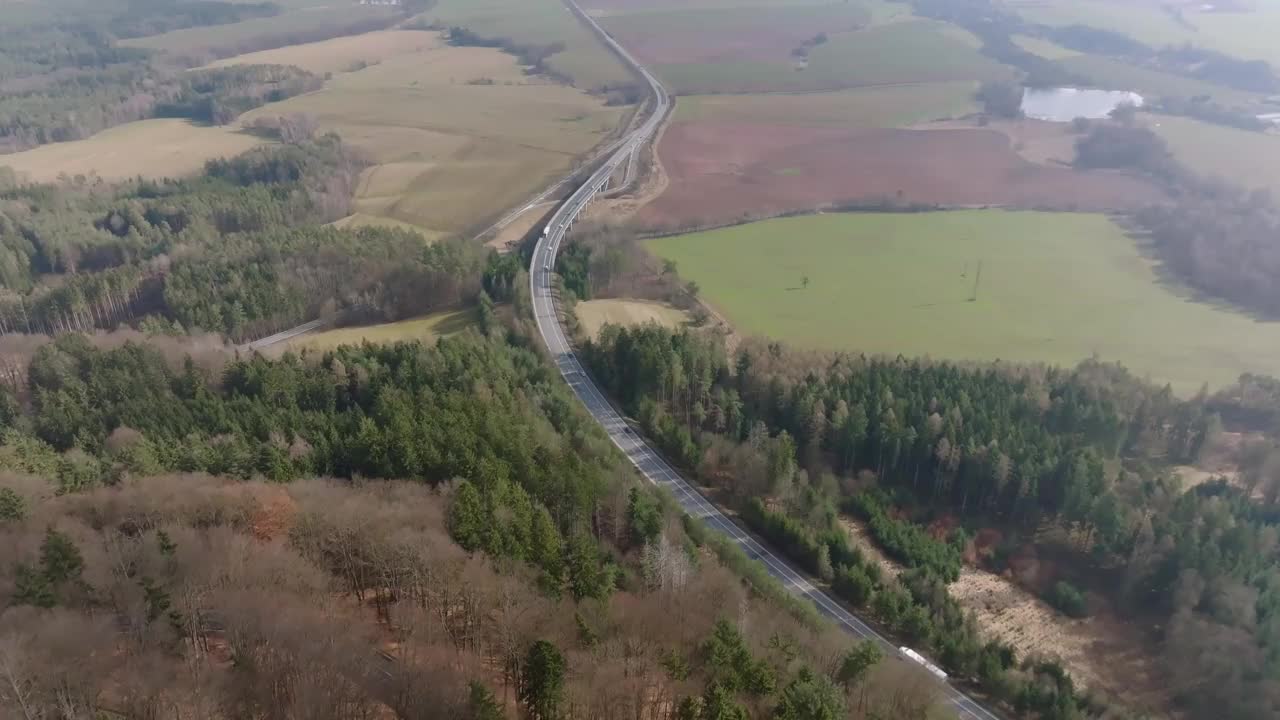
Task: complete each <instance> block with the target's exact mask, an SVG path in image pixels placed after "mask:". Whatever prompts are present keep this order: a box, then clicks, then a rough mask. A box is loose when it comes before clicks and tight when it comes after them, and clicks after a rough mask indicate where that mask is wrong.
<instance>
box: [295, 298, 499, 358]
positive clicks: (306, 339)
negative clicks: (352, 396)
mask: <svg viewBox="0 0 1280 720" xmlns="http://www.w3.org/2000/svg"><path fill="white" fill-rule="evenodd" d="M478 322H479V316H478V315H477V313H476V310H475V308H465V309H462V310H449V311H446V312H441V313H434V314H431V315H425V316H423V317H418V318H413V319H412V320H401V321H400V322H393V323H384V324H382V325H366V326H363V327H344V328H336V329H334V330H325V331H324V332H319V333H313V334H310V335H300V336H298V337H296V338H294V339H292V340H290V341H289V342H288V343H286V345H287V348H288V349H289V350H292V351H294V352H301V351H303V350H312V351H317V352H324V351H325V350H332V349H333V348H336V347H338V346H339V345H359V344H360V343H362V342H364V341H366V340H368V341H369V342H371V343H389V342H396V341H398V340H421V341H423V342H425V343H428V344H434V343H435V341H436V340H438V339H440V338H442V337H448V336H450V335H456V334H458V333H460V332H462V331H463V330H466V329H467V328H469V327H474V326H475V325H476V324H477V323H478Z"/></svg>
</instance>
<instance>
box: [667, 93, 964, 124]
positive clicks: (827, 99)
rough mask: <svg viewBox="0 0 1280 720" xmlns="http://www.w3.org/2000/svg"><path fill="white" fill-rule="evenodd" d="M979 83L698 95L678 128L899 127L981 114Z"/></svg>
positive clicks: (680, 106)
mask: <svg viewBox="0 0 1280 720" xmlns="http://www.w3.org/2000/svg"><path fill="white" fill-rule="evenodd" d="M976 85H977V84H976V83H972V82H963V81H962V82H949V83H925V84H920V85H896V86H886V87H870V88H857V89H854V90H840V91H836V92H829V93H802V94H795V95H693V96H689V97H683V98H680V102H679V103H677V104H676V113H675V121H676V122H706V121H710V122H715V121H734V122H765V123H778V124H784V125H800V126H806V127H849V128H860V127H895V126H903V125H913V124H915V123H919V122H924V121H927V120H934V119H938V118H944V117H958V116H962V115H967V114H969V113H971V112H974V111H976V110H977V105H976V104H975V103H974V101H973V91H974V89H975V88H976Z"/></svg>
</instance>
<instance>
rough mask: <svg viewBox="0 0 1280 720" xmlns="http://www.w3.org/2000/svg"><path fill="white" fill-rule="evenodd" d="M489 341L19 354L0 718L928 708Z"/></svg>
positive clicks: (798, 715) (2, 484) (0, 497)
mask: <svg viewBox="0 0 1280 720" xmlns="http://www.w3.org/2000/svg"><path fill="white" fill-rule="evenodd" d="M504 335H509V336H510V338H511V339H512V340H518V337H519V334H518V333H516V334H514V335H512V334H511V332H510V331H504V330H503V329H502V328H499V327H497V326H493V327H490V328H489V336H488V337H481V336H479V335H470V336H465V337H463V338H460V339H455V340H446V341H442V342H441V343H440V344H439V345H438V346H437V347H435V348H428V347H424V346H422V345H419V344H416V343H414V344H400V345H396V346H382V347H374V346H365V347H363V348H354V347H348V348H343V349H340V350H338V351H336V352H333V353H329V354H326V355H324V356H323V357H318V358H317V357H312V358H310V359H307V360H302V359H299V358H296V357H291V356H286V357H285V358H283V359H281V360H275V361H272V360H266V359H264V358H261V357H254V358H251V359H245V358H235V357H229V356H223V357H221V359H214V360H211V359H210V358H208V357H206V358H205V359H204V361H203V362H201V363H199V364H197V362H196V361H195V360H193V359H192V358H191V357H189V356H188V357H187V358H186V359H185V360H182V359H180V356H179V355H177V354H174V355H172V356H169V357H167V356H166V355H165V354H163V353H162V352H161V351H160V350H159V349H156V348H153V347H149V346H143V345H138V344H133V343H125V344H123V345H121V344H118V343H114V344H113V343H105V344H103V343H99V344H100V345H102V346H101V347H99V346H96V345H95V343H94V342H91V341H90V340H89V339H87V338H85V337H83V336H79V335H67V336H64V337H62V338H59V339H58V340H57V341H54V342H52V343H47V344H45V345H43V346H42V347H39V348H38V349H37V350H35V351H34V353H33V355H32V356H31V359H30V361H29V368H28V372H27V377H26V379H25V381H23V382H13V383H11V384H10V385H8V386H7V389H6V390H4V391H3V394H0V398H3V401H0V419H2V421H3V425H4V426H5V428H6V429H4V431H3V437H4V443H3V446H0V538H2V539H3V542H0V547H3V548H4V550H3V552H2V553H0V554H3V558H2V559H0V608H2V609H0V672H3V673H4V677H5V680H6V683H5V685H4V686H3V688H0V709H3V710H4V712H5V713H6V714H9V713H22V714H21V715H20V716H23V717H54V716H58V717H68V716H69V717H88V716H94V715H98V714H101V713H104V712H105V713H120V714H123V715H125V716H129V717H157V716H164V715H167V714H170V713H172V712H174V711H175V710H176V709H178V708H181V709H182V710H183V711H184V712H195V713H197V715H198V716H199V717H203V718H231V717H246V716H253V717H264V718H287V717H308V718H344V719H345V718H353V719H354V718H369V717H385V716H388V714H389V715H390V716H394V717H403V718H420V717H425V716H431V717H436V716H448V717H462V718H500V717H515V716H517V714H519V716H521V717H535V718H548V719H550V718H614V717H619V716H621V715H625V716H634V717H648V718H679V719H680V720H731V719H738V718H746V717H765V716H769V715H772V716H773V717H777V718H785V719H788V720H831V719H833V718H845V717H848V718H889V717H892V718H906V719H912V718H919V719H920V720H923V719H924V718H925V717H928V716H929V712H930V709H931V706H932V704H933V699H932V697H933V691H932V689H931V688H932V687H933V685H932V683H931V681H929V680H928V679H926V677H925V676H924V675H923V673H922V672H920V671H919V670H918V669H916V668H914V667H912V666H910V665H908V664H905V663H901V662H896V661H895V662H892V663H888V662H887V663H883V664H882V663H880V658H881V653H880V651H879V650H878V649H877V648H875V647H874V646H871V645H851V644H850V641H849V640H848V639H847V636H845V635H844V634H842V633H838V632H835V631H833V630H831V629H830V628H829V627H826V626H824V625H822V624H821V622H820V621H818V620H816V619H815V618H814V617H813V616H812V614H811V613H809V614H806V613H805V612H803V611H800V610H797V609H796V608H794V607H792V606H789V605H787V604H785V602H784V603H783V604H781V605H780V604H778V602H776V601H775V600H774V598H785V597H786V594H785V592H784V591H782V590H781V588H780V587H777V586H774V585H773V584H772V582H771V581H768V580H767V579H764V578H762V577H761V575H760V574H759V573H755V574H750V573H748V577H747V580H748V582H747V584H746V585H744V584H743V580H742V579H741V578H740V577H738V576H735V575H734V574H733V573H732V572H727V571H726V569H725V566H722V563H727V567H731V568H735V570H736V569H737V568H740V567H741V568H743V569H746V566H749V565H750V562H749V561H746V560H745V558H744V557H741V556H740V555H735V554H734V552H733V551H732V550H731V549H729V548H722V547H718V546H716V545H715V544H714V543H711V544H704V543H709V542H710V539H709V538H707V537H706V533H705V531H703V530H701V528H700V526H699V525H698V524H697V523H696V522H691V521H689V520H688V519H687V518H685V519H683V520H682V519H681V518H680V517H679V515H678V513H677V512H676V511H674V510H673V509H672V508H671V507H670V506H669V505H668V501H666V500H665V499H664V498H662V497H660V496H658V495H656V494H652V493H651V492H650V491H647V490H643V489H641V488H640V487H639V486H638V485H636V479H635V476H634V475H633V473H632V472H631V471H630V470H629V469H625V468H624V467H623V466H622V464H621V463H619V461H618V459H617V458H616V456H615V454H614V452H613V450H612V448H611V446H610V445H609V444H608V443H607V441H606V440H605V439H604V437H603V436H602V434H601V433H600V431H599V429H598V428H597V427H596V426H595V425H594V423H593V422H592V421H591V420H590V419H589V418H587V417H586V416H585V415H584V414H583V412H582V411H581V409H580V408H579V407H578V406H577V405H576V404H575V403H574V402H573V401H572V399H571V396H570V395H569V392H568V390H567V388H566V387H565V386H564V385H563V383H562V382H561V381H560V379H559V377H558V375H557V374H556V373H555V372H554V370H553V369H552V368H551V367H550V366H549V365H548V364H547V363H546V362H545V361H544V360H542V359H541V358H540V357H539V356H538V355H536V354H534V353H533V352H532V351H529V350H524V349H520V348H519V347H517V346H516V345H513V344H511V342H510V341H509V340H508V339H507V338H506V337H504ZM192 473H196V474H192ZM199 473H214V474H217V475H223V476H226V477H225V478H223V479H216V478H213V477H210V476H209V475H205V474H199ZM313 474H320V475H325V476H330V477H335V476H336V477H344V478H357V477H358V478H362V480H361V481H360V482H356V483H353V482H351V481H344V482H333V481H316V480H304V479H302V478H304V477H307V476H310V475H313ZM398 477H403V478H413V479H414V480H413V481H412V482H399V481H393V480H390V479H391V478H398ZM245 480H250V481H249V482H245ZM263 480H269V481H274V482H276V483H279V482H281V481H284V480H294V482H292V483H291V484H287V485H281V484H264V482H263ZM673 619H678V621H676V622H673ZM68 708H69V709H70V710H67V709H68ZM60 709H61V710H60ZM59 712H70V713H71V714H70V715H66V714H63V715H58V714H57V713H59Z"/></svg>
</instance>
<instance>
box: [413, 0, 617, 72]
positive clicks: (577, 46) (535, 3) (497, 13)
mask: <svg viewBox="0 0 1280 720" xmlns="http://www.w3.org/2000/svg"><path fill="white" fill-rule="evenodd" d="M423 17H424V18H425V19H427V20H429V21H431V22H434V23H436V24H438V25H439V26H441V27H449V26H453V25H460V26H464V27H466V28H469V29H470V30H473V31H475V32H477V33H480V34H481V35H485V36H488V37H509V38H511V39H513V40H515V41H516V42H519V43H524V44H541V45H546V44H551V43H556V42H562V43H564V44H565V51H564V52H562V53H558V54H556V55H553V56H552V57H551V59H550V60H549V61H548V65H550V66H551V67H552V68H553V69H555V70H558V71H560V72H563V73H565V74H567V75H569V76H570V77H572V78H573V83H574V85H575V86H577V87H580V88H582V89H584V90H593V89H595V88H598V87H600V86H602V85H605V84H618V83H625V82H631V81H632V80H633V78H632V77H631V75H630V74H629V73H628V72H627V70H626V68H625V67H623V65H622V63H621V61H619V60H618V59H617V58H616V57H615V56H614V55H613V54H612V53H610V52H609V51H608V50H607V49H606V48H605V46H604V45H603V44H601V42H600V40H599V38H597V37H596V36H595V35H594V34H593V33H592V32H591V31H590V30H588V29H587V28H586V27H585V26H584V25H583V24H582V23H581V22H579V21H578V19H577V18H576V17H574V16H573V15H572V14H571V13H570V12H569V11H568V9H566V8H565V6H564V4H563V3H562V2H560V0H439V2H437V3H436V5H435V7H433V8H431V9H430V10H428V11H427V12H426V13H425V14H424V15H423Z"/></svg>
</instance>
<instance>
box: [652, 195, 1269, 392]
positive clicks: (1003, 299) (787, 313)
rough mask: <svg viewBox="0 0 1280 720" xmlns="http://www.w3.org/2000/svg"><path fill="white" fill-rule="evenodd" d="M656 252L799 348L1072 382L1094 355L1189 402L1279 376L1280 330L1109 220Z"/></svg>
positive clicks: (1029, 216) (874, 226)
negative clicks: (1049, 368) (1247, 376)
mask: <svg viewBox="0 0 1280 720" xmlns="http://www.w3.org/2000/svg"><path fill="white" fill-rule="evenodd" d="M649 247H650V249H651V250H652V251H653V252H654V253H656V254H657V255H659V256H661V257H663V258H669V259H671V260H674V261H676V262H677V264H678V266H679V271H680V274H681V276H682V277H683V278H685V279H687V280H692V281H695V282H697V283H698V285H699V286H700V287H701V289H702V295H703V297H705V298H706V299H707V300H709V301H710V302H711V303H712V304H713V305H715V306H716V307H717V308H718V309H720V310H721V311H723V312H724V313H725V314H726V315H727V316H728V318H729V319H730V320H731V321H732V322H733V323H734V325H735V326H736V328H737V329H738V330H740V331H741V332H744V333H746V334H752V335H764V336H769V337H774V338H778V339H780V340H784V341H788V342H792V343H795V344H798V345H803V346H811V347H819V348H831V349H844V350H851V351H860V352H868V353H884V354H890V355H893V354H897V353H902V354H903V355H906V356H924V355H929V356H932V357H935V358H950V359H959V360H993V359H1001V360H1005V361H1013V362H1020V363H1025V362H1049V363H1055V364H1059V365H1064V366H1071V365H1074V364H1075V363H1077V362H1079V361H1080V360H1081V359H1084V358H1086V357H1089V356H1090V355H1093V354H1097V355H1098V356H1100V357H1101V358H1102V359H1104V360H1114V361H1119V362H1122V363H1124V364H1125V365H1126V366H1127V367H1129V368H1131V369H1133V370H1134V371H1135V372H1138V373H1140V374H1147V375H1149V376H1150V377H1151V378H1152V379H1153V380H1157V381H1161V382H1164V381H1168V382H1171V383H1172V384H1173V386H1174V388H1175V389H1176V390H1177V391H1179V392H1182V393H1190V392H1193V391H1194V390H1195V389H1197V388H1198V387H1199V386H1200V384H1201V383H1203V382H1208V383H1210V385H1212V386H1221V385H1224V384H1226V383H1229V382H1231V381H1233V380H1234V379H1235V378H1236V377H1237V376H1238V375H1239V373H1241V372H1244V371H1253V372H1263V373H1269V374H1276V373H1277V372H1280V323H1264V322H1257V321H1255V320H1253V319H1251V318H1249V317H1247V316H1245V315H1243V314H1239V313H1236V312H1233V311H1231V310H1227V309H1220V308H1217V307H1214V306H1212V305H1209V304H1205V303H1201V302H1196V301H1193V300H1190V299H1188V297H1186V296H1185V295H1184V294H1181V293H1179V292H1177V291H1176V290H1175V289H1171V288H1170V287H1169V286H1168V285H1166V284H1164V283H1163V282H1161V281H1160V279H1159V278H1158V276H1157V273H1156V269H1155V268H1154V267H1153V265H1152V263H1151V261H1149V260H1148V259H1147V258H1146V257H1144V256H1143V254H1142V253H1141V252H1140V251H1139V249H1138V247H1137V246H1136V244H1135V243H1134V241H1133V240H1131V239H1129V238H1128V237H1126V236H1125V235H1124V233H1123V232H1122V231H1121V230H1120V228H1119V227H1117V226H1116V225H1114V224H1113V223H1112V222H1111V221H1110V220H1109V219H1107V218H1106V217H1104V216H1101V215H1087V214H1061V213H1033V212H1005V211H994V210H987V211H979V210H975V211H960V212H947V213H925V214H914V215H895V214H859V215H836V214H827V215H815V216H808V217H801V218H791V219H785V220H773V221H767V222H761V223H755V224H750V225H743V226H740V227H735V228H727V229H722V230H716V231H711V232H705V233H695V234H689V235H683V236H676V237H670V238H661V239H656V240H652V241H650V242H649ZM979 261H981V263H982V278H981V285H980V288H979V291H978V299H977V301H976V302H970V301H969V297H970V296H971V293H972V292H973V288H974V283H975V279H976V277H975V276H976V273H977V269H978V263H979ZM806 276H807V277H808V278H809V280H810V283H809V285H808V287H804V286H803V282H802V279H803V278H804V277H806Z"/></svg>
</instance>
